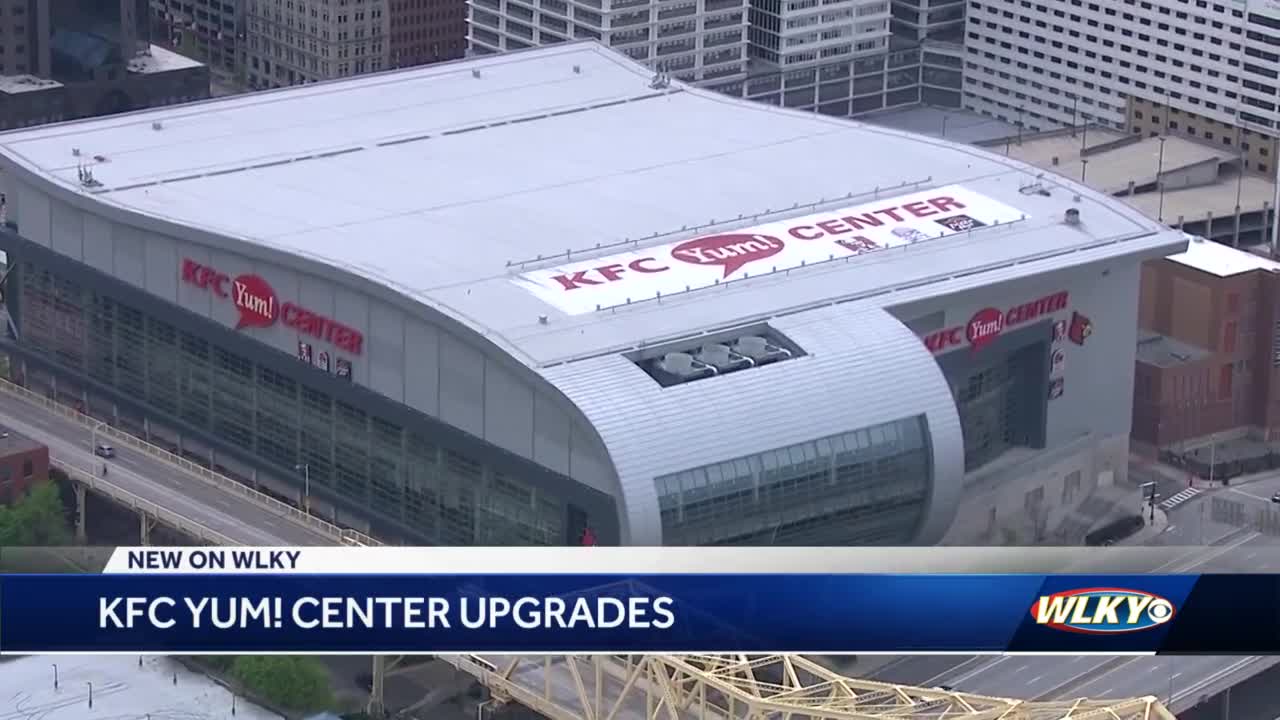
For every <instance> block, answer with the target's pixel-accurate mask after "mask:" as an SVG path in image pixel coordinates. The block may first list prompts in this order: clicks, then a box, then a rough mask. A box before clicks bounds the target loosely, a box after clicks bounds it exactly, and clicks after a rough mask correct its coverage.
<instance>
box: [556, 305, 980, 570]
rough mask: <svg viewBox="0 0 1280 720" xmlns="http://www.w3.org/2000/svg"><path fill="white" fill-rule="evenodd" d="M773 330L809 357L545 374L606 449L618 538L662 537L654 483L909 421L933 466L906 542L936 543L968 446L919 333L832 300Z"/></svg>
mask: <svg viewBox="0 0 1280 720" xmlns="http://www.w3.org/2000/svg"><path fill="white" fill-rule="evenodd" d="M770 325H771V326H772V327H774V328H775V329H776V330H778V331H779V332H781V333H783V334H785V335H786V336H787V337H788V338H789V339H790V340H791V341H793V342H795V343H796V344H797V345H799V346H800V347H802V348H803V349H804V351H805V353H806V356H805V357H800V358H795V359H792V360H788V361H786V362H782V363H778V364H776V365H767V366H763V367H759V368H753V369H750V370H745V371H741V372H738V373H734V374H731V375H726V376H724V377H719V378H713V379H709V380H704V381H695V382H690V383H687V384H684V385H676V386H673V387H667V388H663V387H660V386H659V385H658V383H656V382H655V381H654V380H653V379H652V378H650V377H649V376H648V375H646V374H645V373H644V372H643V371H641V370H639V369H638V368H637V367H636V366H635V365H633V364H632V363H631V362H630V361H629V360H628V359H626V358H624V357H622V356H617V355H613V356H606V357H598V358H593V359H589V360H583V361H579V362H573V363H568V364H566V365H562V366H557V367H554V368H550V369H547V370H544V375H545V376H546V377H547V378H548V379H549V380H551V381H552V382H553V383H554V384H555V385H556V386H558V387H559V388H560V389H561V390H562V391H563V392H564V393H565V394H566V395H568V396H569V398H570V399H571V400H572V401H573V402H574V403H575V404H576V405H577V406H578V407H579V408H580V409H581V410H582V411H583V413H585V414H586V416H587V418H588V419H589V420H590V421H591V422H592V423H593V424H594V425H595V427H596V430H597V431H598V432H599V433H600V435H601V437H602V438H603V439H604V442H605V445H606V446H607V447H608V449H609V453H610V456H611V457H612V459H613V462H614V466H615V468H616V469H617V471H618V475H619V478H620V480H621V486H622V495H623V497H622V498H621V499H620V500H621V502H620V505H621V507H622V509H623V513H624V515H625V516H624V517H623V518H622V522H621V525H622V530H623V538H622V539H623V543H624V544H630V545H662V544H663V543H664V540H666V538H664V537H663V523H662V517H661V507H660V505H661V503H660V498H659V494H660V493H659V490H658V487H657V485H656V484H655V480H656V479H658V478H661V477H664V476H669V475H674V474H678V473H681V472H683V471H686V470H690V469H694V468H699V467H701V466H705V465H708V464H710V463H718V462H723V461H730V460H734V459H736V458H742V457H744V456H750V455H755V454H758V453H761V452H762V451H767V450H772V449H782V448H787V447H788V446H792V445H798V444H803V443H810V442H814V441H818V440H821V439H824V438H830V437H832V436H836V435H840V434H842V433H847V432H849V431H854V430H862V429H866V428H869V427H873V426H877V425H881V424H884V423H892V422H895V421H899V420H903V419H905V418H913V417H917V416H924V418H925V421H926V424H927V436H926V441H927V444H928V447H929V449H930V451H931V453H930V458H929V461H930V462H929V466H930V467H931V468H932V472H931V477H930V478H929V482H928V483H927V493H926V494H925V497H924V500H923V502H924V504H925V507H924V509H923V512H922V522H921V523H920V524H919V527H918V528H917V529H916V530H915V532H914V533H913V535H914V538H913V540H914V542H917V543H924V544H932V543H934V542H937V541H938V540H939V539H940V538H941V537H942V536H943V534H944V533H945V532H946V530H947V528H948V527H949V526H950V524H951V521H952V518H953V515H954V512H955V508H956V506H957V504H958V502H959V500H960V494H961V490H962V487H963V472H964V449H963V441H962V438H961V435H960V423H959V417H958V415H957V412H956V407H955V402H954V400H953V399H952V395H951V391H950V388H949V387H948V385H947V383H946V380H945V378H944V377H943V375H942V371H941V370H940V369H939V367H938V364H937V362H936V361H935V360H934V358H933V357H932V356H931V355H930V354H929V352H928V350H927V349H926V348H925V347H924V345H923V344H922V343H921V342H920V339H919V338H918V337H917V336H916V335H915V334H913V333H912V332H911V331H910V330H909V329H908V328H907V327H906V326H905V325H903V324H902V323H901V322H899V321H898V320H897V319H896V318H894V317H893V316H891V315H890V314H889V313H887V312H885V311H884V310H881V309H871V310H850V309H848V308H846V307H841V306H828V307H823V308H818V309H815V310H811V311H808V312H803V313H798V314H795V315H790V316H786V317H782V318H777V319H775V320H774V321H772V322H771V323H770Z"/></svg>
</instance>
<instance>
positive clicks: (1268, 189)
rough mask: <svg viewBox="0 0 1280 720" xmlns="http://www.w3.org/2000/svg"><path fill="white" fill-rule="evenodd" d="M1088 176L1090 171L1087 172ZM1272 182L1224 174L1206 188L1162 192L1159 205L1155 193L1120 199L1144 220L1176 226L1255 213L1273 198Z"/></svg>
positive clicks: (1202, 186)
mask: <svg viewBox="0 0 1280 720" xmlns="http://www.w3.org/2000/svg"><path fill="white" fill-rule="evenodd" d="M1091 172H1092V171H1091ZM1275 189H1276V185H1275V182H1274V181H1273V180H1272V179H1271V178H1267V177H1263V176H1261V175H1254V174H1249V173H1245V174H1238V173H1232V174H1230V175H1226V174H1224V175H1223V177H1221V178H1220V180H1219V181H1218V182H1215V183H1213V184H1210V185H1198V186H1196V187H1189V188H1180V189H1178V190H1166V191H1165V193H1164V200H1163V203H1162V201H1161V199H1160V193H1159V192H1155V191H1152V192H1144V193H1139V194H1137V195H1132V196H1129V197H1122V198H1120V199H1121V200H1123V201H1124V202H1127V203H1129V204H1130V205H1132V206H1133V207H1135V208H1137V209H1138V210H1141V211H1142V212H1143V213H1144V214H1145V215H1147V216H1148V217H1163V218H1164V220H1165V222H1167V223H1170V224H1174V225H1176V224H1177V223H1178V222H1179V220H1181V221H1182V222H1188V223H1190V222H1196V221H1198V220H1205V219H1206V218H1208V217H1209V216H1210V215H1212V216H1213V217H1215V218H1223V217H1230V216H1232V215H1234V214H1235V212H1236V204H1237V203H1238V204H1239V205H1240V210H1241V212H1246V213H1248V212H1255V211H1258V210H1261V209H1262V208H1263V207H1266V206H1269V205H1270V204H1271V202H1272V201H1273V199H1274V197H1275Z"/></svg>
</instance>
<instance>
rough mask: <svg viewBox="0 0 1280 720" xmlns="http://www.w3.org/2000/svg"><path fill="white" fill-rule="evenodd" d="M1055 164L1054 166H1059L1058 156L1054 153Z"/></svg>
mask: <svg viewBox="0 0 1280 720" xmlns="http://www.w3.org/2000/svg"><path fill="white" fill-rule="evenodd" d="M1053 166H1054V167H1057V166H1058V156H1057V155H1054V156H1053Z"/></svg>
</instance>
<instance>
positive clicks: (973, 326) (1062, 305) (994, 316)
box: [923, 292, 1070, 354]
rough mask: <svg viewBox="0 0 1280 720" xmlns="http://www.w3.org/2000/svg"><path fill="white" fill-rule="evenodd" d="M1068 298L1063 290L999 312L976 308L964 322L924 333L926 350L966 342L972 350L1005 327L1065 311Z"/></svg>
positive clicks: (933, 350) (986, 343) (998, 333)
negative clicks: (976, 310)
mask: <svg viewBox="0 0 1280 720" xmlns="http://www.w3.org/2000/svg"><path fill="white" fill-rule="evenodd" d="M1069 300H1070V298H1069V296H1068V294H1067V293H1066V292H1059V293H1054V294H1053V295H1046V296H1045V297H1042V298H1040V299H1038V300H1032V301H1031V302H1029V303H1023V304H1021V305H1015V306H1013V307H1011V308H1009V309H1008V310H1006V311H1004V312H1001V311H1000V310H999V309H997V308H994V307H987V308H983V309H981V310H979V311H978V312H976V313H974V314H973V317H971V318H969V322H967V323H965V324H964V325H957V326H955V327H951V328H947V329H945V330H938V331H937V332H932V333H929V334H928V335H925V336H924V338H923V339H924V344H925V347H927V348H929V351H930V352H933V353H935V354H936V353H941V352H946V351H947V350H950V349H952V348H956V347H961V346H963V345H965V344H966V343H967V344H968V345H969V347H970V348H972V349H973V350H974V351H977V350H981V349H982V348H984V347H986V346H987V345H990V344H991V343H992V342H994V341H995V339H996V338H998V337H1000V335H1001V333H1003V332H1004V331H1005V330H1006V329H1008V328H1011V327H1014V326H1016V325H1022V324H1025V323H1029V322H1031V321H1033V320H1036V319H1038V318H1042V317H1044V316H1046V315H1052V314H1053V313H1056V312H1059V311H1061V310H1065V309H1066V307H1067V304H1068V302H1069Z"/></svg>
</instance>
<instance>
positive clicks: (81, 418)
mask: <svg viewBox="0 0 1280 720" xmlns="http://www.w3.org/2000/svg"><path fill="white" fill-rule="evenodd" d="M0 392H4V393H5V394H7V395H10V396H12V397H16V398H19V399H21V400H24V401H26V402H29V403H31V404H33V405H37V406H39V407H41V408H44V409H45V410H48V411H50V412H52V413H55V414H57V415H61V416H62V417H65V418H68V419H70V420H73V421H75V422H77V423H79V424H80V425H82V426H84V427H85V428H88V429H89V430H93V431H95V432H97V433H100V434H101V435H103V436H105V437H109V438H111V439H113V440H115V441H117V442H119V443H120V444H123V445H127V446H129V447H131V448H134V449H135V450H140V451H142V452H145V453H147V454H148V455H151V456H152V457H155V458H157V459H158V460H161V461H162V462H165V463H168V464H169V465H173V466H174V467H176V468H178V469H181V470H183V471H185V472H186V473H187V474H188V475H191V476H193V477H195V478H197V479H199V480H202V481H204V482H206V483H208V484H210V485H213V486H214V487H217V488H218V489H220V490H223V491H224V492H227V493H230V494H232V495H236V496H239V497H240V498H243V499H244V500H247V501H249V502H251V503H254V504H255V505H258V506H259V507H261V508H263V509H265V510H267V511H268V512H270V513H272V514H274V515H279V516H280V517H283V518H286V519H288V520H291V521H292V522H295V523H297V524H299V525H302V526H305V527H308V528H311V529H312V530H315V531H316V532H318V533H320V534H322V535H327V536H329V537H332V538H333V539H334V540H336V541H338V542H339V543H341V544H343V545H381V544H382V543H380V542H378V541H377V540H374V539H373V538H371V537H369V536H368V535H365V534H364V533H361V532H359V531H357V530H352V529H350V528H343V527H340V526H338V525H334V524H333V523H331V522H329V521H328V520H324V519H321V518H318V517H316V516H315V515H312V514H310V513H307V512H303V511H302V510H301V509H300V508H296V507H294V506H292V505H290V504H288V503H284V502H281V501H279V500H277V499H275V498H273V497H271V496H270V495H267V494H266V493H261V492H258V491H257V490H254V489H253V488H251V487H249V486H248V485H245V484H244V483H241V482H239V481H238V480H235V479H233V478H229V477H227V476H226V475H222V474H221V473H216V472H214V471H212V470H210V469H209V468H206V467H204V466H203V465H200V464H199V463H194V462H191V461H190V460H188V459H186V458H184V457H182V456H180V455H175V454H173V453H171V452H169V451H168V450H165V449H164V448H162V447H158V446H156V445H152V444H151V443H149V442H147V441H146V440H143V439H142V438H140V437H137V436H136V435H132V434H130V433H128V432H125V431H124V430H121V429H119V428H115V427H112V426H111V425H109V424H107V423H106V422H105V421H103V420H99V419H97V418H95V417H92V416H90V415H85V414H84V413H82V412H80V411H78V410H75V409H73V408H69V407H67V406H65V405H63V404H61V403H59V402H57V401H56V400H53V399H51V398H48V397H45V396H44V395H41V394H40V393H37V392H34V391H32V390H29V389H27V388H25V387H22V386H21V385H18V384H16V383H13V382H10V381H9V380H6V379H4V378H0ZM90 476H91V477H92V473H90Z"/></svg>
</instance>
